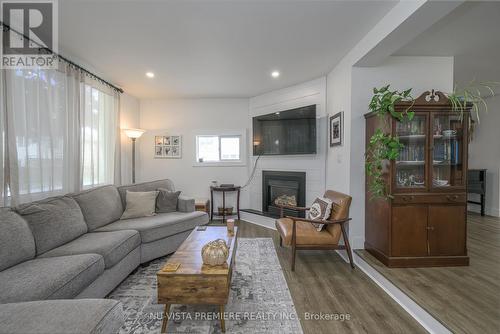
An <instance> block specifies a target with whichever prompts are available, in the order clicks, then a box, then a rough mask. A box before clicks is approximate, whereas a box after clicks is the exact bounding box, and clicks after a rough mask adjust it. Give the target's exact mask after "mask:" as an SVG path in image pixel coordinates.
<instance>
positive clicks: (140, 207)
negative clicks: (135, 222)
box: [120, 190, 158, 219]
mask: <svg viewBox="0 0 500 334" xmlns="http://www.w3.org/2000/svg"><path fill="white" fill-rule="evenodd" d="M157 196H158V191H128V190H127V192H126V196H125V202H126V203H127V206H126V209H125V212H123V214H122V217H121V218H120V219H130V218H140V217H149V216H154V215H155V214H156V213H155V207H156V197H157Z"/></svg>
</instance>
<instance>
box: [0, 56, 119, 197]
mask: <svg viewBox="0 0 500 334" xmlns="http://www.w3.org/2000/svg"><path fill="white" fill-rule="evenodd" d="M1 72H2V78H1V79H3V83H4V86H3V96H2V100H1V101H2V105H3V108H2V110H0V112H1V116H2V117H0V119H1V121H0V126H1V128H0V129H2V134H3V136H2V140H3V143H2V142H0V147H2V148H3V155H2V158H3V161H2V163H3V165H2V166H3V167H4V168H3V169H4V173H2V179H0V181H1V182H2V185H3V186H4V187H3V188H4V190H3V192H2V197H3V202H4V204H5V205H6V204H10V205H16V204H18V203H22V202H28V201H33V200H37V199H40V198H44V197H48V196H52V195H57V194H63V193H67V192H72V191H77V190H80V189H82V188H83V187H84V185H85V186H94V185H97V184H103V183H114V180H115V172H114V171H115V169H116V166H115V165H116V164H119V159H118V160H117V159H114V157H115V155H116V153H117V151H118V152H119V147H116V145H117V144H116V143H119V142H118V141H117V140H116V137H117V134H118V133H117V132H116V131H117V130H116V129H117V128H118V123H117V122H118V117H119V112H118V110H119V96H118V95H117V94H114V93H112V94H110V92H109V91H110V89H108V88H107V87H100V86H101V85H99V84H95V85H94V83H93V81H95V80H91V79H90V78H88V77H87V76H86V75H84V74H83V73H82V72H81V71H79V70H77V69H74V68H73V67H72V66H70V65H67V64H65V63H61V66H60V68H59V70H2V71H1ZM87 91H90V94H89V96H87ZM94 96H95V97H96V99H95V100H94V99H93V98H94ZM87 106H90V108H87ZM88 131H89V132H90V133H91V134H92V136H91V137H90V138H88V136H87V133H88ZM88 148H90V152H91V153H90V154H88ZM0 150H2V149H0ZM96 151H97V153H95V152H96ZM0 153H2V152H1V151H0ZM110 156H112V158H110ZM96 166H97V167H96ZM89 168H90V170H89ZM87 175H90V178H89V177H87ZM118 176H119V175H118ZM86 177H87V178H86Z"/></svg>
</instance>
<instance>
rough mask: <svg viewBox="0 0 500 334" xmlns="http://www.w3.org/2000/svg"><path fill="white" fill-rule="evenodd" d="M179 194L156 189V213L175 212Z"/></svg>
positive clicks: (178, 192)
mask: <svg viewBox="0 0 500 334" xmlns="http://www.w3.org/2000/svg"><path fill="white" fill-rule="evenodd" d="M180 194H181V192H180V191H170V190H168V189H163V188H158V196H157V197H156V212H157V213H167V212H175V211H177V200H178V199H179V195H180Z"/></svg>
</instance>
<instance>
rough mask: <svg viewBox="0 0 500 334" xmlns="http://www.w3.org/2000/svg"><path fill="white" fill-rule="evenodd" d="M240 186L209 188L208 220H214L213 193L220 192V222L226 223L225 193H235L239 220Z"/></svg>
mask: <svg viewBox="0 0 500 334" xmlns="http://www.w3.org/2000/svg"><path fill="white" fill-rule="evenodd" d="M240 190H241V187H240V186H235V187H210V220H213V218H214V192H222V208H223V210H222V222H223V223H224V222H225V221H226V193H227V192H236V212H237V215H238V220H240Z"/></svg>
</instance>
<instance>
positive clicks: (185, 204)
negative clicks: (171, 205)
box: [177, 195, 194, 212]
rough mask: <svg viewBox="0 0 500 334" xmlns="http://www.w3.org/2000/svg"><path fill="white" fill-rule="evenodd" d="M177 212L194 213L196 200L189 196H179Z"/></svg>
mask: <svg viewBox="0 0 500 334" xmlns="http://www.w3.org/2000/svg"><path fill="white" fill-rule="evenodd" d="M177 211H180V212H193V211H194V198H191V197H187V196H182V195H181V196H179V199H178V200H177Z"/></svg>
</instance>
